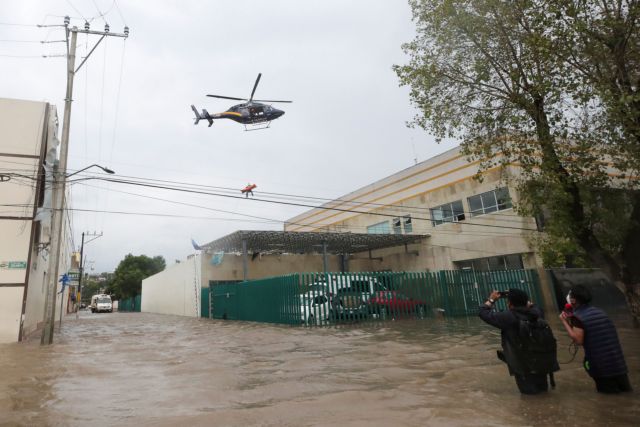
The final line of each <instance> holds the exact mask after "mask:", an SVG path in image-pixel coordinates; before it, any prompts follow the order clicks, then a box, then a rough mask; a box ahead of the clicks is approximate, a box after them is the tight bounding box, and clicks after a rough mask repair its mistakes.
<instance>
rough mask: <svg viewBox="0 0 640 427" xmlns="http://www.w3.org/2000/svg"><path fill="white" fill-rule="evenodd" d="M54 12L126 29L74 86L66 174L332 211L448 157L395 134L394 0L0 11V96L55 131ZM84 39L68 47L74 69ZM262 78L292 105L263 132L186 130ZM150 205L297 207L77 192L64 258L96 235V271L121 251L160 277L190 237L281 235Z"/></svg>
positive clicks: (4, 3) (52, 5)
mask: <svg viewBox="0 0 640 427" xmlns="http://www.w3.org/2000/svg"><path fill="white" fill-rule="evenodd" d="M101 13H102V14H104V15H105V16H104V18H102V17H100V14H101ZM64 15H69V16H71V17H72V25H77V26H78V27H82V26H83V25H84V21H85V20H87V21H90V23H91V26H92V29H96V30H102V29H103V28H104V24H105V21H106V22H108V23H109V25H110V27H111V31H112V32H122V30H123V27H124V26H125V25H127V26H129V28H130V31H131V33H130V37H129V38H128V40H126V42H125V41H123V39H121V38H115V37H110V38H107V39H105V40H104V41H103V42H102V43H101V44H100V45H99V46H98V48H97V49H96V50H95V51H94V52H93V54H92V55H91V57H90V58H89V59H88V61H87V63H86V64H85V65H84V66H83V67H82V69H80V71H79V72H78V74H77V76H76V80H75V88H74V102H73V109H72V119H71V139H70V147H69V165H68V167H69V170H70V171H72V170H78V169H81V168H83V167H85V166H87V165H90V164H93V163H97V164H100V165H103V166H107V167H109V168H111V169H113V170H115V172H116V175H115V176H120V177H122V176H127V177H128V176H131V177H140V178H147V179H158V180H167V181H177V182H187V183H197V184H202V185H210V186H218V187H228V188H237V189H238V195H239V189H240V188H242V187H244V186H245V185H246V184H247V183H248V182H251V183H256V184H257V185H258V188H257V189H256V191H255V194H256V197H258V196H259V195H260V191H263V192H269V193H284V194H295V195H305V196H312V197H321V198H337V197H340V196H342V195H344V194H346V193H348V192H351V191H354V190H356V189H357V188H359V187H362V186H364V185H367V184H369V183H371V182H373V181H376V180H378V179H381V178H384V177H386V176H388V175H391V174H393V173H395V172H397V171H399V170H402V169H404V168H406V167H409V166H411V165H413V164H414V162H415V159H416V158H417V160H418V161H423V160H426V159H428V158H430V157H432V156H434V155H436V154H438V153H441V152H443V151H445V150H447V149H449V148H451V147H453V145H454V143H453V142H448V143H446V144H441V145H438V144H436V143H435V141H434V138H433V137H431V136H430V135H428V134H427V133H425V132H424V131H421V130H414V129H409V128H407V126H406V122H407V121H409V120H411V118H412V117H413V116H414V114H415V110H414V109H413V108H412V107H411V106H410V103H409V96H408V93H409V90H408V88H406V87H404V88H401V87H399V84H398V78H397V76H396V75H395V73H394V72H393V71H392V69H391V67H392V65H393V64H403V63H405V62H406V60H407V58H406V56H405V55H404V53H403V52H402V49H401V45H402V43H405V42H408V41H411V40H412V38H413V36H414V25H413V23H412V21H411V13H410V9H409V6H408V4H407V3H406V2H405V1H401V0H398V1H371V0H368V1H366V0H359V1H345V0H323V1H304V2H303V1H295V0H288V1H287V0H281V1H278V0H271V1H268V2H258V1H233V2H229V1H202V0H199V1H195V0H177V1H162V2H159V1H150V0H149V1H141V0H136V1H132V0H119V1H117V2H114V1H113V0H69V1H61V0H40V1H36V0H23V1H19V2H18V1H14V0H0V17H1V19H0V22H1V24H0V40H1V41H0V61H1V62H2V66H1V67H0V97H5V98H17V99H26V100H34V101H46V102H50V103H51V104H54V105H55V106H56V107H57V109H58V115H59V117H60V121H61V122H62V116H63V108H64V94H65V85H66V80H65V70H66V66H65V60H64V58H61V57H53V58H46V59H45V58H39V57H38V56H40V55H43V54H44V55H56V54H62V53H64V44H61V43H47V44H41V43H37V42H39V41H41V40H48V41H56V40H62V39H64V30H63V29H62V28H61V27H46V28H38V27H35V26H33V25H35V24H50V25H51V24H62V22H63V18H62V17H63V16H64ZM7 24H24V25H7ZM97 40H98V36H89V37H88V38H87V37H86V36H85V35H80V36H79V38H78V55H79V57H82V56H84V55H86V53H87V51H88V50H90V49H91V48H92V47H93V45H94V44H95V43H96V41H97ZM32 41H35V42H36V43H31V42H32ZM12 56H23V57H18V58H16V57H12ZM78 63H79V61H77V62H76V64H78ZM260 72H261V73H262V79H261V82H260V84H259V86H258V89H257V91H256V95H255V97H256V98H258V99H290V100H293V101H294V102H293V103H292V104H278V105H276V107H277V108H281V109H283V110H285V112H286V114H285V115H284V116H283V117H281V118H280V119H278V120H275V121H274V122H273V123H272V124H271V128H270V129H267V130H260V131H255V132H245V131H244V128H243V126H242V125H241V124H238V123H235V122H232V121H228V120H220V121H217V122H216V123H215V124H214V125H213V126H212V127H211V128H207V126H206V123H204V124H203V123H201V124H200V125H198V126H194V125H193V117H192V116H193V113H192V111H191V109H190V105H191V104H195V105H196V106H197V107H198V108H206V109H207V110H208V111H209V112H211V113H213V112H221V111H224V110H226V109H227V108H229V107H230V106H231V105H233V104H234V103H235V102H234V101H227V100H221V99H214V98H207V97H206V96H205V95H206V94H207V93H214V94H220V95H228V96H235V97H248V96H249V95H250V93H251V89H252V88H253V84H254V82H255V79H256V77H257V75H258V73H260ZM61 130H62V126H60V132H61ZM98 172H99V171H98V170H96V175H99V173H98ZM125 192H126V193H131V194H125ZM141 196H147V198H145V197H141ZM148 197H154V198H156V199H158V198H159V199H168V200H171V201H174V202H181V203H185V204H190V205H197V206H203V207H208V208H213V209H218V210H226V211H231V212H237V213H242V214H246V215H254V216H259V217H262V218H271V219H275V220H279V221H284V220H286V219H288V218H291V217H292V216H294V215H297V214H299V213H301V212H303V211H305V210H307V209H306V208H301V207H292V206H284V205H277V204H271V203H264V202H259V201H253V200H250V199H249V200H243V199H229V198H221V197H215V196H205V195H189V194H185V193H179V192H172V191H167V190H153V189H149V188H142V187H133V186H128V185H124V184H118V183H105V182H104V181H99V180H96V181H88V182H86V183H84V184H74V185H73V192H72V207H73V208H75V209H85V210H91V211H100V212H81V211H75V212H74V213H73V228H74V243H75V245H76V246H77V247H79V245H80V235H81V233H82V232H83V231H85V232H90V233H94V232H97V233H100V232H102V233H104V235H103V237H101V238H99V239H97V240H95V241H94V242H91V243H90V244H88V245H86V247H85V253H86V256H87V259H88V260H90V261H93V262H94V264H93V265H94V273H98V272H102V271H113V270H114V269H115V267H116V266H117V264H118V262H119V261H120V260H121V259H122V258H123V257H124V256H125V255H126V254H128V253H133V254H134V255H140V254H146V255H149V256H155V255H162V256H164V257H165V259H166V260H167V263H168V264H169V265H170V264H172V263H173V262H174V261H175V260H176V259H183V258H184V257H186V256H187V255H188V254H190V253H193V248H192V246H191V238H194V239H195V240H196V241H197V242H198V243H200V244H204V243H207V242H209V241H212V240H214V239H217V238H219V237H222V236H224V235H226V234H229V233H232V232H234V231H236V230H241V229H272V230H273V229H276V230H278V229H282V223H281V222H269V223H264V222H255V220H250V221H248V219H249V218H247V217H243V216H239V215H234V214H229V213H221V212H216V211H211V210H207V209H204V208H200V207H195V206H186V205H184V204H183V205H180V204H176V203H169V202H167V201H161V200H156V199H150V198H148ZM104 211H117V212H129V213H148V214H172V215H177V216H185V217H191V218H168V217H160V216H139V215H125V214H116V213H104ZM196 217H201V218H203V219H198V218H196ZM204 218H206V219H204Z"/></svg>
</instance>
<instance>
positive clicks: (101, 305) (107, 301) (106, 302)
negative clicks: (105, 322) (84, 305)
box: [91, 294, 113, 313]
mask: <svg viewBox="0 0 640 427" xmlns="http://www.w3.org/2000/svg"><path fill="white" fill-rule="evenodd" d="M96 311H97V312H98V313H99V312H101V311H106V312H107V313H112V312H113V302H112V301H111V295H106V294H98V295H94V296H92V297H91V312H92V313H95V312H96Z"/></svg>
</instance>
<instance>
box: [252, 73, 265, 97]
mask: <svg viewBox="0 0 640 427" xmlns="http://www.w3.org/2000/svg"><path fill="white" fill-rule="evenodd" d="M260 77H262V73H258V78H257V79H256V84H254V85H253V90H252V91H251V98H249V102H251V101H253V94H254V93H256V88H257V87H258V83H259V82H260Z"/></svg>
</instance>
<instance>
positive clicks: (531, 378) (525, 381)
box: [514, 374, 549, 394]
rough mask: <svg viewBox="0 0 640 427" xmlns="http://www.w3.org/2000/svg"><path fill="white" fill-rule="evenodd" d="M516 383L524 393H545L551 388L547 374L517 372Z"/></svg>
mask: <svg viewBox="0 0 640 427" xmlns="http://www.w3.org/2000/svg"><path fill="white" fill-rule="evenodd" d="M514 377H515V378H516V385H517V386H518V390H520V393H522V394H538V393H544V392H545V391H547V390H548V389H549V383H548V382H547V374H527V375H518V374H515V375H514Z"/></svg>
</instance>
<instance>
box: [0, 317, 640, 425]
mask: <svg viewBox="0 0 640 427" xmlns="http://www.w3.org/2000/svg"><path fill="white" fill-rule="evenodd" d="M553 326H554V331H556V336H557V337H558V338H559V340H560V354H559V358H560V360H561V361H568V360H569V358H570V356H571V355H570V354H569V352H568V344H569V341H568V339H566V338H565V337H564V335H563V334H561V333H560V332H561V329H560V325H559V324H554V325H553ZM619 332H620V335H621V340H622V342H623V346H624V350H625V355H626V357H627V363H628V365H629V367H630V371H631V374H630V377H631V381H632V385H633V386H634V388H635V389H636V390H637V389H638V388H639V387H640V385H638V378H639V376H638V371H639V370H638V368H639V367H640V360H639V356H638V354H640V351H639V350H640V339H639V334H638V331H636V330H632V329H628V328H622V329H619ZM56 338H57V343H56V344H55V345H54V346H52V347H47V348H41V347H39V346H38V345H37V343H27V344H20V345H18V344H11V345H1V346H0V424H2V423H6V424H9V425H11V424H17V425H84V424H87V423H91V424H95V425H167V426H169V425H183V424H190V425H214V424H215V425H327V424H338V423H339V424H341V425H342V424H346V425H360V424H373V425H381V424H382V425H385V424H387V425H388V424H393V425H474V426H475V425H496V426H503V425H562V426H572V425H580V426H583V425H585V424H587V425H632V424H634V423H635V421H636V420H637V419H638V416H640V403H639V402H638V398H637V397H638V393H637V392H633V393H631V394H629V395H623V396H602V395H598V394H596V393H595V387H594V385H593V382H592V381H591V380H590V379H589V378H588V377H587V375H586V374H585V373H584V371H583V370H582V368H581V366H580V361H581V360H582V354H581V353H580V354H579V355H578V356H577V357H576V359H575V360H574V361H573V362H571V363H568V364H565V365H562V370H561V371H560V372H559V373H557V375H556V382H557V384H558V387H557V389H556V390H555V391H552V392H550V393H548V394H547V395H542V396H521V395H520V394H519V393H518V391H517V388H516V386H515V384H514V382H513V380H512V378H510V377H509V376H508V374H507V369H506V367H505V366H504V365H503V364H502V363H501V362H499V361H498V360H497V359H496V357H495V350H496V349H497V348H498V347H499V333H498V331H497V330H496V329H493V328H491V327H488V326H486V325H485V324H483V323H482V322H480V321H479V320H478V319H475V318H461V319H447V320H436V319H426V320H401V321H390V322H385V323H372V324H349V325H340V326H337V327H331V328H291V327H286V326H277V325H264V324H257V323H243V322H224V321H210V320H205V319H190V318H181V317H174V316H162V315H153V314H146V313H142V314H140V313H114V314H101V315H98V314H91V313H83V316H82V317H81V318H80V319H79V320H78V321H75V319H72V320H69V321H67V322H66V323H65V324H64V325H63V332H62V335H61V336H59V337H58V336H56Z"/></svg>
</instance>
